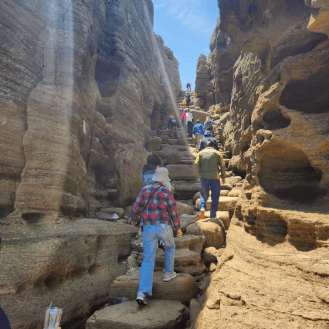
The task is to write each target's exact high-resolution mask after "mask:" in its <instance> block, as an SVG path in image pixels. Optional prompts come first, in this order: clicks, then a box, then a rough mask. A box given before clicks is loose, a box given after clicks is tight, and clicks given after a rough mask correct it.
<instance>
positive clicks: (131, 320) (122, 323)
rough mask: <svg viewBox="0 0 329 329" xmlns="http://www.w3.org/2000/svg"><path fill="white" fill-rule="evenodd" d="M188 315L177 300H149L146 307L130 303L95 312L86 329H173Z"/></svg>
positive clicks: (185, 308) (186, 310) (184, 307)
mask: <svg viewBox="0 0 329 329" xmlns="http://www.w3.org/2000/svg"><path fill="white" fill-rule="evenodd" d="M188 314H189V312H188V308H187V307H186V306H184V305H183V304H182V303H181V302H179V301H177V300H151V299H150V300H148V301H147V306H146V307H141V306H139V305H138V304H137V303H136V302H135V301H131V302H125V303H121V304H117V305H113V306H107V307H105V308H103V309H101V310H100V311H96V312H95V313H94V314H93V315H92V316H91V317H90V318H89V319H88V321H87V323H86V329H109V328H111V329H123V328H124V329H136V328H137V327H138V329H150V328H152V329H174V328H176V327H177V326H178V325H179V324H180V323H182V322H183V321H186V319H187V317H188Z"/></svg>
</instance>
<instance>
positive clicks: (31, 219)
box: [22, 212, 44, 223]
mask: <svg viewBox="0 0 329 329" xmlns="http://www.w3.org/2000/svg"><path fill="white" fill-rule="evenodd" d="M22 217H23V219H24V220H25V221H26V222H27V223H38V222H41V221H42V219H43V218H44V214H41V213H35V212H31V213H25V214H23V215H22Z"/></svg>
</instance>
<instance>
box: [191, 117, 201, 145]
mask: <svg viewBox="0 0 329 329" xmlns="http://www.w3.org/2000/svg"><path fill="white" fill-rule="evenodd" d="M192 132H193V134H194V135H195V137H196V142H197V147H196V148H197V149H199V146H200V140H201V139H202V138H203V135H204V127H203V124H201V123H200V120H196V124H195V125H194V127H193V130H192Z"/></svg>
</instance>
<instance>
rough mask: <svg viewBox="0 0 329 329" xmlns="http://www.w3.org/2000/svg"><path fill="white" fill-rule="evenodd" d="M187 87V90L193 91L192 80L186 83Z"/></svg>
mask: <svg viewBox="0 0 329 329" xmlns="http://www.w3.org/2000/svg"><path fill="white" fill-rule="evenodd" d="M186 89H187V91H191V83H190V82H188V83H187V84H186Z"/></svg>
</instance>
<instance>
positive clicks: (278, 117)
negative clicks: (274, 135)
mask: <svg viewBox="0 0 329 329" xmlns="http://www.w3.org/2000/svg"><path fill="white" fill-rule="evenodd" d="M263 121H264V122H265V123H266V124H267V125H268V127H267V129H269V130H276V129H283V128H286V127H288V126H289V125H290V123H291V121H290V119H289V118H285V117H284V116H283V115H282V113H281V111H280V110H277V111H273V110H272V111H268V112H266V113H265V114H264V116H263Z"/></svg>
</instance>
